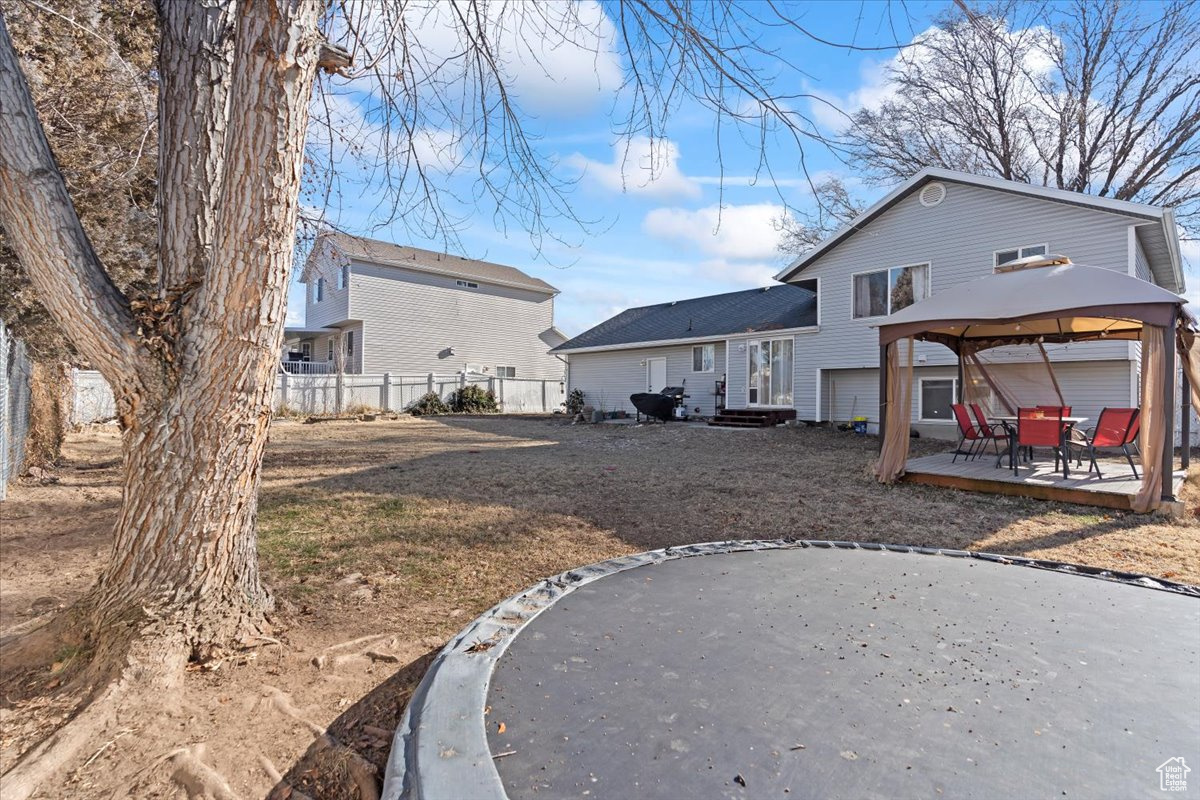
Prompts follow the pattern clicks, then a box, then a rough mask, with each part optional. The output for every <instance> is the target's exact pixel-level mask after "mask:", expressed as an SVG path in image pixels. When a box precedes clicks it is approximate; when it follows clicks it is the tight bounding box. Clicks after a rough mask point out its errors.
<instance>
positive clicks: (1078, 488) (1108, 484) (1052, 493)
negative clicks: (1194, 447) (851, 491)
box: [904, 453, 1184, 511]
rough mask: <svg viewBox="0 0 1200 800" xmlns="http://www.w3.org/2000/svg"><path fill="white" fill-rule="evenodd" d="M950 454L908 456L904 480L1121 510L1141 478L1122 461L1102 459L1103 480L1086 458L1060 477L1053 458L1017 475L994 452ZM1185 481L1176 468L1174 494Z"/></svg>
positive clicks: (1029, 465)
mask: <svg viewBox="0 0 1200 800" xmlns="http://www.w3.org/2000/svg"><path fill="white" fill-rule="evenodd" d="M953 458H954V454H953V453H938V454H936V455H932V456H923V457H921V458H910V459H909V460H908V464H907V465H906V468H905V469H906V473H905V476H904V480H905V481H908V482H910V483H924V484H929V485H931V486H946V487H949V488H952V489H964V490H966V491H971V492H986V493H988V494H1007V495H1016V496H1019V497H1033V498H1035V499H1038V500H1058V501H1060V502H1063V503H1079V504H1080V505H1087V506H1101V507H1103V508H1115V509H1121V510H1124V511H1128V510H1129V508H1130V503H1131V501H1132V500H1133V497H1134V495H1136V494H1137V491H1138V489H1139V488H1140V487H1141V481H1140V480H1137V479H1135V478H1134V477H1133V474H1132V473H1131V472H1130V471H1129V464H1128V463H1127V462H1126V461H1125V460H1124V459H1119V460H1114V459H1100V460H1099V463H1100V471H1101V472H1103V473H1104V477H1103V478H1098V477H1096V473H1095V472H1092V473H1088V471H1087V463H1086V462H1085V463H1084V465H1083V466H1082V467H1080V468H1078V469H1077V468H1076V467H1075V464H1074V463H1072V464H1071V477H1070V478H1069V479H1067V480H1063V476H1062V472H1061V471H1059V472H1055V471H1054V459H1053V457H1051V458H1049V459H1046V458H1044V457H1043V458H1041V459H1037V460H1035V461H1033V462H1031V463H1026V464H1022V465H1021V468H1020V470H1019V474H1017V475H1013V471H1012V470H1011V469H1005V468H1004V467H1003V466H1002V467H1000V468H997V467H996V457H995V456H994V455H993V456H988V455H984V456H981V457H979V458H976V459H973V460H971V461H964V460H963V458H962V457H961V456H960V457H959V459H958V461H956V462H954V463H951V460H952V459H953ZM1140 472H1141V470H1140V469H1139V474H1140ZM1183 479H1184V472H1183V471H1182V470H1177V471H1176V472H1175V475H1174V480H1175V493H1176V494H1177V495H1178V493H1179V489H1180V487H1182V485H1183Z"/></svg>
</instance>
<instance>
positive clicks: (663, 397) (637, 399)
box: [629, 386, 689, 422]
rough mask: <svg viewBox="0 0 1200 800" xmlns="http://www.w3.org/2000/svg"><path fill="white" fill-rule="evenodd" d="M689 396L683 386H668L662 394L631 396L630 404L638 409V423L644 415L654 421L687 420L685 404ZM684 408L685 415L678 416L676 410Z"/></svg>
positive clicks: (639, 393)
mask: <svg viewBox="0 0 1200 800" xmlns="http://www.w3.org/2000/svg"><path fill="white" fill-rule="evenodd" d="M688 397H689V395H687V394H684V388H683V387H682V386H667V387H664V388H663V390H662V391H661V392H638V393H637V394H631V395H629V402H631V403H633V407H634V408H636V409H637V412H638V417H637V418H638V421H639V422H640V421H641V419H642V414H645V415H646V416H647V417H650V418H652V419H659V420H662V421H663V422H666V421H667V420H669V419H672V418H675V419H687V407H686V406H685V405H684V404H683V401H684V400H686V399H687V398H688ZM676 408H682V409H683V413H682V414H679V415H676V414H675V409H676Z"/></svg>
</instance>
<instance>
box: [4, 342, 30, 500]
mask: <svg viewBox="0 0 1200 800" xmlns="http://www.w3.org/2000/svg"><path fill="white" fill-rule="evenodd" d="M32 381H33V364H32V363H31V362H30V360H29V355H28V354H27V353H26V352H25V343H24V342H22V341H21V340H19V339H14V338H13V337H12V336H11V335H10V334H9V331H8V328H7V327H5V325H4V323H3V322H0V500H3V499H4V498H5V496H6V495H7V494H8V482H9V481H11V480H12V479H13V478H15V477H17V476H18V475H20V474H21V473H22V472H24V471H25V440H26V439H27V438H28V437H29V402H30V391H31V387H32Z"/></svg>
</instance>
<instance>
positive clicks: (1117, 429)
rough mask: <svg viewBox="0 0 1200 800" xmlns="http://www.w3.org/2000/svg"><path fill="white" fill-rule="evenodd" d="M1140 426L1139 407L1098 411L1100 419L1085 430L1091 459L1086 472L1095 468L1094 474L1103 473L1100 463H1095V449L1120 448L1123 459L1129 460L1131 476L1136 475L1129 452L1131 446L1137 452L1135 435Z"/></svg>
mask: <svg viewBox="0 0 1200 800" xmlns="http://www.w3.org/2000/svg"><path fill="white" fill-rule="evenodd" d="M1141 426H1142V415H1141V411H1140V409H1136V408H1106V409H1104V410H1103V411H1101V412H1100V419H1098V420H1096V427H1094V428H1088V429H1087V431H1085V436H1086V438H1085V445H1086V448H1087V454H1088V457H1089V458H1090V459H1091V462H1092V463H1091V465H1090V466H1089V467H1088V472H1091V471H1092V470H1096V475H1097V476H1098V477H1100V478H1103V477H1104V475H1102V474H1101V472H1100V465H1099V464H1097V463H1096V450H1098V449H1099V450H1116V449H1117V448H1120V450H1121V452H1122V453H1124V454H1125V460H1126V461H1128V462H1129V468H1130V469H1131V470H1133V477H1134V478H1135V479H1136V478H1137V477H1138V471H1137V465H1136V464H1134V463H1133V454H1132V453H1130V452H1129V449H1130V448H1131V447H1132V448H1133V452H1134V453H1137V436H1138V431H1139V430H1140V429H1141Z"/></svg>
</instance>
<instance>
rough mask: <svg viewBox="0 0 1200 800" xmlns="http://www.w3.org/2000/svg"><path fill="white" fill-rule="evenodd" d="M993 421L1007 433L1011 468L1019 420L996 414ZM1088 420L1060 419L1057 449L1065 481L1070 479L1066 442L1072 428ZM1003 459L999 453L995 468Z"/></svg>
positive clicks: (1082, 418)
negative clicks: (1061, 457) (1060, 456)
mask: <svg viewBox="0 0 1200 800" xmlns="http://www.w3.org/2000/svg"><path fill="white" fill-rule="evenodd" d="M993 419H994V420H996V421H997V422H999V423H1000V424H1001V425H1003V426H1004V430H1005V431H1007V432H1008V463H1009V465H1010V466H1011V465H1012V464H1014V463H1016V457H1017V420H1018V419H1019V418H1018V417H1015V416H1010V415H1005V414H997V415H996V416H994V417H993ZM1088 419H1090V417H1063V418H1062V422H1063V431H1062V440H1061V443H1060V447H1059V449H1060V450H1062V454H1063V480H1066V479H1067V478H1070V477H1071V464H1070V458H1068V453H1067V447H1066V445H1067V442H1069V441H1070V439H1071V429H1072V428H1074V427H1075V426H1076V425H1082V424H1083V423H1085V422H1087V421H1088ZM1003 458H1004V454H1003V453H1001V454H1000V455H999V456H997V457H996V466H997V467H999V466H1000V461H1001V459H1003Z"/></svg>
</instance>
